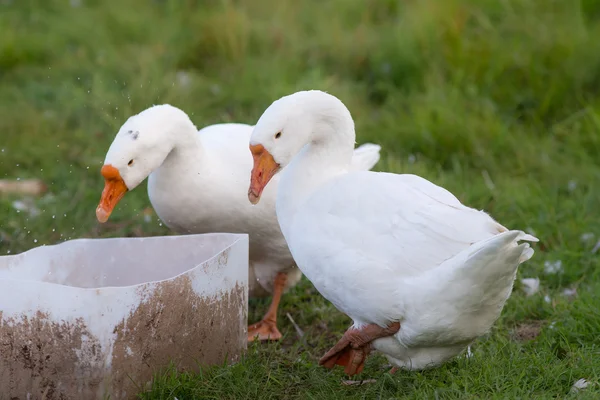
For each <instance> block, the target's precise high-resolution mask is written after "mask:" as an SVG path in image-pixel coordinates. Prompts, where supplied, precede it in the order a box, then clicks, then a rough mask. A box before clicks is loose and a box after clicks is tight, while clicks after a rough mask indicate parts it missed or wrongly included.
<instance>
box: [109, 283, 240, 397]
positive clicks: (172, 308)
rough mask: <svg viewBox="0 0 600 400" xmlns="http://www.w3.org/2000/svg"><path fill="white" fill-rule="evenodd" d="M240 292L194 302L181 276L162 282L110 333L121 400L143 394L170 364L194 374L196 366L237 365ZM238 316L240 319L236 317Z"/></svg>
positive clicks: (237, 288)
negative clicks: (161, 368)
mask: <svg viewBox="0 0 600 400" xmlns="http://www.w3.org/2000/svg"><path fill="white" fill-rule="evenodd" d="M245 297H246V295H245V290H244V286H239V285H236V286H235V287H234V288H233V289H232V290H230V291H223V292H221V294H220V295H219V296H215V297H201V296H198V295H197V294H196V293H195V292H194V289H193V287H192V281H191V280H190V278H189V277H188V276H187V275H183V276H180V277H179V278H177V279H175V280H173V281H167V282H162V283H161V284H159V286H158V287H157V288H155V289H154V290H153V293H152V294H151V295H150V296H149V298H148V299H147V300H146V301H145V302H144V303H142V304H141V305H140V306H139V307H138V308H137V309H136V310H135V311H134V312H132V313H131V315H130V316H129V318H127V319H126V320H125V321H123V322H122V323H120V324H119V325H118V326H117V327H116V328H115V331H114V333H115V334H116V340H115V344H114V347H113V357H112V368H113V376H114V378H113V387H114V388H117V389H118V390H119V391H120V392H119V393H118V394H117V393H115V394H117V395H118V396H122V397H123V398H129V397H133V396H134V395H135V394H136V393H139V392H140V391H142V390H145V389H146V386H147V384H148V383H149V382H150V381H151V379H152V377H153V374H154V373H155V372H157V366H160V367H166V366H168V365H169V363H170V362H173V363H174V364H175V365H176V367H177V368H178V369H181V370H187V371H197V369H198V364H200V365H214V364H220V363H223V361H225V360H227V361H230V362H233V361H237V360H238V359H239V357H240V355H241V353H242V352H243V351H244V350H245V348H246V338H245V337H243V336H244V335H241V334H240V333H241V332H243V331H244V327H245V324H246V321H247V315H246V311H245V310H246V307H244V305H245V304H246V298H245ZM240 310H243V313H242V314H241V313H240Z"/></svg>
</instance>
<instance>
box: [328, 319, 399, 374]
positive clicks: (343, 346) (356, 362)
mask: <svg viewBox="0 0 600 400" xmlns="http://www.w3.org/2000/svg"><path fill="white" fill-rule="evenodd" d="M399 330H400V322H394V323H393V324H391V325H390V326H388V327H387V328H382V327H380V326H379V325H376V324H369V325H366V326H363V327H362V328H361V329H354V328H350V329H348V330H347V331H346V332H345V333H344V336H342V338H341V339H340V341H339V342H337V343H336V345H335V346H333V347H332V348H331V350H329V351H328V352H327V353H326V354H325V355H324V356H323V357H321V359H320V360H319V364H320V365H322V366H324V367H325V368H333V367H334V366H336V365H340V366H343V367H344V372H345V373H346V374H348V375H355V374H359V373H361V372H362V370H363V368H364V367H365V361H366V359H367V356H368V355H369V353H370V352H371V342H372V341H373V340H375V339H379V338H382V337H386V336H391V335H394V334H395V333H396V332H398V331H399Z"/></svg>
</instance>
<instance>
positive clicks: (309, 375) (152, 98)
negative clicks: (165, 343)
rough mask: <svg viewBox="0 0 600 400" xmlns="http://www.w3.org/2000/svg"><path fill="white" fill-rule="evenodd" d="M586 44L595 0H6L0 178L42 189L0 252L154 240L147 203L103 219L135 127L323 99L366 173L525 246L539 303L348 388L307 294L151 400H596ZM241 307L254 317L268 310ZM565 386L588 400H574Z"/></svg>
mask: <svg viewBox="0 0 600 400" xmlns="http://www.w3.org/2000/svg"><path fill="white" fill-rule="evenodd" d="M598 37H600V2H599V1H596V0H581V1H578V0H546V1H541V0H503V1H497V0H480V1H478V2H471V1H467V0H444V1H442V0H437V1H435V0H420V1H417V0H405V1H398V0H368V1H365V0H331V1H328V2H324V1H323V2H321V1H316V0H303V1H300V0H297V1H296V0H295V1H292V0H289V1H288V0H286V1H283V0H282V1H279V2H272V1H270V0H254V1H218V0H205V1H193V0H182V1H172V2H170V1H169V2H167V1H164V0H162V1H161V0H154V1H150V0H118V1H117V0H102V1H101V0H71V1H70V2H69V1H66V0H64V1H58V0H53V1H48V0H19V1H14V0H0V178H3V177H4V178H11V179H12V178H20V179H25V178H34V177H35V178H41V179H43V180H44V181H45V182H47V184H48V185H49V189H50V190H49V194H46V195H45V196H43V197H41V198H22V197H19V196H16V197H15V196H12V197H0V253H2V254H6V253H16V252H20V251H23V250H26V249H29V248H31V247H34V246H38V245H42V244H51V243H56V242H60V241H63V240H66V239H69V238H78V237H99V236H104V237H106V236H116V235H156V234H165V233H167V231H166V229H165V228H164V227H162V226H160V224H159V222H158V220H157V219H156V218H155V217H153V218H151V219H150V220H149V222H148V220H147V219H145V218H144V215H143V213H142V211H143V210H144V209H146V208H147V207H149V201H148V199H147V195H146V193H145V190H144V189H142V188H140V189H138V190H136V191H134V192H132V193H129V194H128V195H127V196H126V198H125V199H124V201H123V202H122V203H121V204H120V206H119V207H118V209H117V210H116V212H115V213H114V214H113V216H112V218H111V221H112V222H113V223H112V224H111V225H108V226H102V227H101V226H99V224H98V223H97V222H96V220H95V214H94V210H95V207H96V204H97V201H98V199H99V196H100V192H101V190H102V186H103V183H102V180H101V177H100V175H99V167H100V166H101V163H102V160H103V158H104V154H105V151H106V150H107V148H108V146H109V144H110V142H111V141H112V139H113V137H114V134H115V133H116V131H117V129H118V127H119V126H120V125H121V124H122V123H123V122H124V121H125V119H126V118H127V117H128V116H129V115H131V114H133V113H137V112H139V111H141V110H142V109H144V108H146V107H148V106H150V105H152V104H157V103H171V104H173V105H176V106H179V107H181V108H183V109H184V110H186V111H187V112H188V113H189V114H190V115H192V119H193V120H194V122H195V123H196V124H197V125H198V126H203V125H206V124H211V123H216V122H223V121H238V122H247V123H254V122H256V120H257V119H258V117H259V116H260V114H261V112H262V111H263V110H264V109H265V108H266V107H267V106H268V105H269V104H270V103H271V101H273V100H274V99H276V98H278V97H280V96H282V95H285V94H289V93H291V92H293V91H296V90H300V89H307V88H318V89H322V90H327V91H329V92H331V93H333V94H335V95H337V96H338V97H340V98H341V99H342V100H343V101H344V102H345V103H346V104H347V105H348V106H349V108H350V110H351V111H352V113H353V115H354V117H355V119H356V124H357V133H358V140H359V142H364V141H373V142H377V143H380V144H381V145H382V146H383V149H384V152H383V159H382V161H381V162H380V164H379V165H378V167H377V168H378V169H379V170H390V171H395V172H410V173H417V174H420V175H422V176H424V177H426V178H428V179H430V180H432V181H433V182H436V183H438V184H440V185H443V186H444V187H446V188H448V189H449V190H451V191H452V192H453V193H455V194H456V195H457V196H458V197H459V198H460V199H461V200H462V201H464V202H465V203H466V204H469V205H471V206H474V207H477V208H483V209H485V210H487V211H488V212H490V213H491V214H492V215H493V216H494V217H495V218H497V219H498V220H499V221H500V222H502V223H503V224H505V225H507V226H509V227H514V228H520V229H526V230H529V231H533V232H535V233H536V234H537V236H538V237H539V238H540V239H541V243H540V244H538V245H536V246H535V249H536V255H535V256H534V258H533V259H532V260H531V261H530V262H528V263H526V264H525V265H523V266H522V268H521V269H520V272H519V278H528V277H529V278H532V277H533V278H535V277H537V278H539V279H540V281H541V290H540V291H539V292H538V293H537V294H534V295H532V296H529V297H527V296H525V295H524V291H523V290H522V289H523V288H522V284H520V282H517V284H516V286H515V291H514V293H513V295H512V297H511V299H510V300H509V301H508V304H507V306H506V308H505V310H504V312H503V315H502V317H501V319H500V320H499V321H498V323H497V324H496V325H495V326H494V328H493V329H492V331H491V332H490V334H489V335H488V336H486V337H484V338H481V339H480V340H478V341H477V342H476V343H475V344H474V346H473V347H472V354H473V355H472V357H469V358H467V357H460V358H457V359H456V360H454V361H452V362H449V363H447V364H446V365H444V366H442V367H441V368H438V369H435V370H431V371H426V372H412V373H408V372H400V373H398V374H397V375H395V376H391V375H389V374H387V373H386V370H387V369H386V368H387V367H386V365H385V360H384V359H383V358H381V357H379V356H377V357H373V358H372V359H371V360H370V361H369V364H368V365H367V368H366V369H365V372H364V373H363V374H362V376H361V377H362V378H364V379H369V378H375V379H377V381H376V382H374V383H370V384H366V385H362V386H358V387H355V386H353V387H348V386H342V385H341V383H340V382H341V380H342V379H344V376H343V373H342V372H341V371H340V370H335V371H328V370H324V369H322V368H320V367H319V366H318V365H317V360H318V358H319V356H320V355H321V354H322V353H323V352H324V351H325V350H326V349H327V348H328V347H329V346H331V345H332V344H333V343H334V341H335V340H336V338H337V337H338V336H339V334H340V333H341V332H342V331H343V330H344V329H345V328H346V326H347V325H348V319H347V318H346V317H345V316H343V315H341V314H340V313H339V312H337V311H336V310H335V309H334V308H333V307H332V306H331V305H330V304H329V303H327V302H326V301H324V300H323V299H322V298H321V297H320V296H319V295H318V293H316V291H315V290H314V288H313V287H312V286H311V284H310V283H309V282H307V281H303V283H302V284H301V285H299V287H297V288H296V289H294V290H293V291H292V292H291V293H290V294H288V295H287V296H286V297H285V299H284V300H283V303H282V307H281V314H280V315H281V326H282V329H283V332H284V334H285V335H286V336H285V339H284V340H283V342H282V343H281V344H268V345H256V346H252V347H251V349H249V351H248V354H247V356H246V357H245V359H244V360H243V362H241V363H239V364H237V365H234V366H230V367H227V366H223V367H218V368H210V369H206V370H204V371H203V372H202V373H201V374H199V375H178V374H176V373H174V372H173V373H171V372H169V373H166V374H164V375H161V376H160V377H159V379H157V381H156V383H155V385H154V387H153V388H152V390H151V391H149V392H147V393H144V394H143V395H142V397H143V398H145V399H173V398H174V397H177V398H178V399H191V398H212V399H256V398H261V399H263V398H264V399H269V398H270V399H283V398H298V399H330V398H357V399H358V398H365V399H371V398H394V397H406V398H415V399H422V398H439V399H455V398H472V399H489V398H564V397H569V396H579V397H581V398H598V396H599V395H600V386H599V384H600V382H599V377H600V339H598V334H599V333H600V298H599V296H598V293H600V272H599V271H598V270H599V268H598V267H600V262H599V254H600V251H599V252H594V251H593V250H594V246H595V244H596V243H597V242H598V241H599V240H600V223H599V221H600V211H599V206H600V185H599V183H598V182H599V178H600V161H599V160H600V96H599V91H600V40H598ZM558 262H560V263H561V264H560V267H561V268H559V271H556V272H552V271H550V270H551V269H552V268H551V267H552V266H555V265H557V263H558ZM549 267H550V268H549ZM566 289H572V290H576V293H575V295H568V294H569V293H572V292H567V293H565V290H566ZM251 306H252V308H251V312H250V319H252V320H255V319H258V318H259V317H260V316H261V314H262V313H263V312H264V311H265V309H266V306H267V302H265V301H256V302H253V303H252V304H251ZM287 313H289V315H290V316H291V317H293V319H294V320H295V321H296V323H297V324H298V325H299V326H300V327H301V328H302V329H303V330H304V333H305V334H304V336H303V337H302V339H301V340H299V339H298V337H297V336H296V333H295V330H294V328H293V326H292V324H291V323H290V321H289V319H288V318H287V317H286V314H287ZM578 379H586V380H587V381H588V382H589V383H590V385H589V386H588V388H587V389H585V390H583V391H581V392H579V394H570V389H571V386H572V385H573V383H574V382H575V381H577V380H578Z"/></svg>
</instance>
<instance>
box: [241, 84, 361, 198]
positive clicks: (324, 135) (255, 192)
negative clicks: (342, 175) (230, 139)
mask: <svg viewBox="0 0 600 400" xmlns="http://www.w3.org/2000/svg"><path fill="white" fill-rule="evenodd" d="M348 124H350V125H348ZM344 130H347V131H348V132H350V134H351V135H352V137H354V123H353V121H352V117H351V116H350V112H349V111H348V109H347V108H346V106H345V105H344V104H343V103H342V102H341V101H340V100H339V99H338V98H337V97H335V96H332V95H330V94H328V93H325V92H322V91H319V90H308V91H301V92H296V93H294V94H291V95H288V96H285V97H282V98H280V99H279V100H276V101H274V102H273V103H272V104H271V105H270V106H269V107H268V108H267V109H266V111H265V112H264V113H263V115H262V116H261V117H260V119H259V120H258V122H257V123H256V126H255V127H254V130H253V131H252V135H251V137H250V152H251V153H252V157H253V159H254V167H253V169H252V175H251V181H250V188H249V190H248V199H249V200H250V202H251V203H252V204H257V203H258V202H259V200H260V196H261V194H262V192H263V190H264V188H265V186H266V185H267V184H268V183H269V181H270V180H271V179H272V178H273V176H275V174H277V173H278V172H279V171H280V170H281V169H283V168H284V167H285V166H286V165H288V164H289V163H290V162H291V160H292V159H293V158H294V157H295V156H296V154H298V153H299V152H300V151H301V150H302V149H303V148H304V147H305V146H306V145H307V144H309V143H315V144H324V143H325V142H327V143H328V144H329V143H330V142H331V139H332V138H334V137H335V136H336V135H337V134H338V132H337V131H340V132H341V131H344ZM349 143H350V147H349V149H350V153H349V154H350V155H351V154H352V148H353V146H354V139H353V138H352V139H350V142H349Z"/></svg>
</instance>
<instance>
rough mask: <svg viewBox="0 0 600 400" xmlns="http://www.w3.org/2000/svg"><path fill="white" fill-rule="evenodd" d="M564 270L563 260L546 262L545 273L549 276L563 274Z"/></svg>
mask: <svg viewBox="0 0 600 400" xmlns="http://www.w3.org/2000/svg"><path fill="white" fill-rule="evenodd" d="M562 270H563V267H562V261H561V260H556V261H545V262H544V272H545V273H547V274H558V273H560V272H562Z"/></svg>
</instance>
